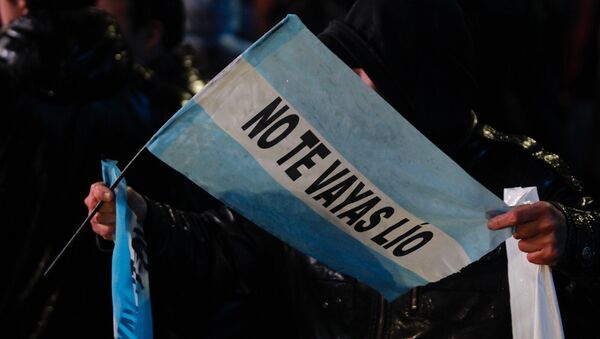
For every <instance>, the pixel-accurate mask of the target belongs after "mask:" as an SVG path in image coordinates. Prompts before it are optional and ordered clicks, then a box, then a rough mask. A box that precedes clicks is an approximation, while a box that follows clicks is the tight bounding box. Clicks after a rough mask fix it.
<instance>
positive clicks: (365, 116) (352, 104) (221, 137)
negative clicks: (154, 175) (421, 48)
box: [146, 16, 510, 299]
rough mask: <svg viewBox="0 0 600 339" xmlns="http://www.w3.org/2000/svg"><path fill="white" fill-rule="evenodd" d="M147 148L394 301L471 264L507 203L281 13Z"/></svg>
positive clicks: (498, 235) (491, 237) (491, 243)
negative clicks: (494, 217)
mask: <svg viewBox="0 0 600 339" xmlns="http://www.w3.org/2000/svg"><path fill="white" fill-rule="evenodd" d="M146 147H147V148H148V149H149V150H150V151H151V152H152V153H153V154H154V155H156V156H157V157H158V158H160V159H161V160H162V161H164V162H165V163H167V164H168V165H170V166H171V167H173V168H174V169H176V170H177V171H179V172H181V173H182V174H184V175H185V176H187V177H188V178H189V179H191V180H192V181H193V182H195V183H196V184H198V185H199V186H201V187H202V188H204V189H205V190H206V191H208V192H209V193H211V194H212V195H214V196H215V197H217V198H218V199H220V200H221V201H222V202H224V203H225V204H226V205H227V206H229V207H231V208H232V209H234V210H236V211H237V212H239V213H241V214H242V215H244V216H245V217H247V218H248V219H250V220H251V221H253V222H254V223H255V224H256V225H258V226H260V227H262V228H264V229H265V230H267V231H269V232H270V233H272V234H274V235H275V236H277V237H279V238H280V239H281V240H283V241H285V242H287V243H289V244H290V245H292V246H294V247H295V248H297V249H299V250H300V251H302V252H304V253H306V254H307V255H310V256H312V257H314V258H316V259H317V260H319V261H321V262H323V263H325V264H327V265H329V266H330V267H332V268H333V269H336V270H338V271H341V272H343V273H346V274H349V275H351V276H354V277H356V278H357V279H359V280H361V281H362V282H364V283H367V284H369V285H370V286H372V287H374V288H375V289H377V290H378V291H379V292H381V293H382V294H383V295H384V296H385V297H386V298H388V299H394V298H396V297H398V296H399V295H400V294H402V293H404V292H406V291H407V290H408V289H409V288H411V287H414V286H417V285H423V284H426V283H428V282H433V281H437V280H439V279H441V278H443V277H445V276H447V275H450V274H452V273H454V272H456V271H458V270H459V269H461V268H462V267H464V266H466V265H468V264H469V263H471V262H473V261H475V260H477V259H479V258H480V257H481V256H482V255H483V254H485V253H487V252H488V251H490V250H491V249H493V248H494V247H496V246H497V245H498V244H500V243H501V242H503V241H504V240H505V239H506V238H508V237H510V230H505V231H498V232H490V231H489V230H488V229H487V227H486V223H487V216H488V213H497V212H498V211H505V210H507V207H506V205H505V204H504V203H503V202H502V200H500V199H499V198H498V197H496V196H495V195H494V194H492V193H491V192H489V191H488V190H487V189H486V188H484V187H483V186H481V185H480V184H479V183H478V182H476V181H475V180H474V179H472V178H471V177H470V176H469V175H467V174H466V173H465V172H464V171H463V170H462V169H461V168H460V167H459V166H458V165H456V164H455V163H454V162H453V161H452V160H450V159H449V158H448V157H447V156H446V155H445V154H444V153H442V152H441V151H440V150H438V149H437V147H435V146H434V145H433V144H432V143H431V142H430V141H428V140H427V139H426V138H425V137H424V136H423V135H421V134H420V133H419V132H418V131H417V130H416V129H415V128H414V127H412V126H411V125H410V124H409V123H408V122H407V121H406V120H405V119H404V118H402V116H401V115H400V114H398V112H396V111H395V110H394V109H393V108H392V107H391V106H390V105H388V104H387V103H386V102H385V101H384V100H383V99H382V98H381V97H379V96H378V95H377V94H376V93H375V92H374V91H372V90H371V89H369V88H368V87H367V86H365V85H364V84H363V83H361V81H360V80H359V77H358V76H356V75H355V74H354V73H353V71H352V70H351V69H349V68H348V67H347V66H346V65H345V64H343V63H342V62H341V61H340V60H339V59H338V58H337V57H336V56H335V55H334V54H332V53H331V52H330V51H329V50H328V49H327V48H326V47H325V46H324V45H322V44H321V43H320V42H319V40H318V39H317V38H316V37H315V36H314V35H313V34H311V33H310V32H309V31H308V30H307V29H306V28H305V27H304V26H303V25H302V23H301V22H300V20H299V19H298V18H297V17H296V16H288V17H287V18H286V19H285V20H283V21H282V22H281V23H279V24H278V25H277V26H276V27H274V28H273V29H272V30H271V31H270V32H269V33H267V34H266V35H265V36H264V37H263V38H261V39H260V40H259V41H257V42H256V43H255V44H253V45H252V46H251V47H250V48H249V49H248V50H247V51H246V52H244V53H243V54H242V55H241V56H240V57H238V58H237V59H236V60H235V61H234V62H232V63H231V64H230V65H229V66H228V67H227V68H226V69H225V70H223V71H222V72H221V73H220V74H219V75H218V76H217V77H216V78H215V79H213V80H212V81H211V82H210V83H209V84H208V85H207V86H206V87H205V88H204V89H203V90H202V91H201V92H200V93H198V94H197V95H196V96H195V97H194V98H193V99H192V100H190V101H189V102H188V103H187V104H186V105H185V106H184V107H183V108H182V109H181V110H180V111H179V112H177V114H175V115H174V116H173V118H172V119H170V120H169V121H168V122H167V123H166V124H165V126H163V128H161V129H160V131H159V132H157V134H156V135H155V136H154V137H153V138H152V139H151V140H150V141H149V142H148V144H147V145H146Z"/></svg>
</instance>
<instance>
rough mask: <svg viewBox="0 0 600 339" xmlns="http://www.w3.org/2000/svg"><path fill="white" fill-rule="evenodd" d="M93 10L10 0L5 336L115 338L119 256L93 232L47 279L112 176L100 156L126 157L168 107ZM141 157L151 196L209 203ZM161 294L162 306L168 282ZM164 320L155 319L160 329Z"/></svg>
mask: <svg viewBox="0 0 600 339" xmlns="http://www.w3.org/2000/svg"><path fill="white" fill-rule="evenodd" d="M93 5H94V1H93V0H53V1H46V0H0V11H1V12H0V13H1V16H2V22H3V24H4V30H3V32H2V33H1V34H0V102H1V103H2V123H0V213H1V214H2V215H3V222H2V225H3V228H4V237H3V246H2V248H1V249H0V256H1V258H2V259H0V260H1V261H0V264H1V265H0V268H2V272H3V279H1V282H0V322H1V324H0V327H1V328H2V335H3V336H5V337H9V338H108V337H111V336H112V317H111V313H112V312H111V297H110V255H109V254H107V253H103V252H100V251H98V249H97V248H96V247H97V242H98V241H97V237H96V236H95V235H94V234H93V233H92V232H83V234H81V235H80V237H79V238H78V239H77V240H76V241H75V242H74V244H73V246H72V247H71V248H70V249H69V250H68V251H67V252H66V253H65V255H64V256H63V257H62V259H61V261H59V262H58V263H57V265H56V266H54V268H53V269H52V271H50V272H49V274H48V275H47V276H46V277H43V276H42V273H43V272H44V270H45V269H46V268H47V267H48V265H49V264H50V261H51V260H52V259H54V258H55V257H56V255H57V254H58V252H59V251H60V250H61V249H62V247H63V246H64V245H65V244H66V243H67V240H69V238H70V237H71V235H72V234H73V232H74V231H75V228H76V227H77V226H78V225H79V224H80V223H81V221H82V220H83V219H85V217H86V212H85V210H84V209H82V208H81V205H80V201H79V200H80V198H79V197H80V196H81V195H82V194H85V192H86V190H87V186H88V183H89V182H90V180H91V181H97V180H99V179H100V178H101V177H102V176H101V170H100V160H101V159H104V158H109V159H113V160H117V161H118V162H119V164H120V165H125V164H127V163H128V162H129V160H131V159H132V158H133V156H134V155H135V154H136V153H137V151H138V150H139V149H140V148H141V147H142V146H143V145H144V144H145V143H146V142H147V141H148V139H149V138H150V137H151V136H152V133H154V132H155V131H156V129H157V128H158V126H160V123H161V122H160V121H157V119H156V117H157V116H159V115H160V114H164V110H162V109H161V108H160V107H158V105H154V104H153V103H152V101H151V100H150V98H149V97H148V94H147V93H146V86H147V85H145V84H144V83H142V82H141V80H140V77H139V75H138V72H137V71H136V68H135V66H134V63H133V60H132V57H131V55H132V54H131V52H130V50H129V49H128V47H127V44H126V41H125V39H124V37H123V34H122V33H121V32H120V30H119V27H118V25H117V23H116V21H115V20H114V18H112V17H111V16H109V15H108V14H106V13H104V12H101V11H99V10H97V9H95V8H94V7H93ZM179 104H180V103H179V102H178V105H179ZM162 120H164V118H162ZM94 140H95V141H94ZM100 140H102V141H100ZM140 159H141V161H138V162H136V164H135V165H134V166H133V167H132V168H131V169H130V172H129V174H128V176H127V180H128V182H130V183H131V184H133V185H136V186H138V187H146V188H147V189H148V192H146V194H151V195H155V194H156V195H159V196H161V198H160V199H161V200H164V201H169V203H171V204H173V205H176V206H177V205H179V203H182V205H180V207H179V208H191V206H189V205H187V203H192V202H193V201H195V198H194V197H198V196H201V197H200V198H199V199H202V200H201V202H197V201H196V202H195V203H193V204H194V205H206V204H209V205H210V202H209V201H208V200H209V199H210V198H208V197H207V195H206V194H205V193H199V195H195V196H191V195H192V193H190V196H188V194H187V190H188V189H193V188H194V187H193V186H192V185H189V184H187V182H185V181H183V182H182V180H183V179H181V178H177V175H176V174H174V171H172V170H170V169H168V170H167V169H164V167H166V165H164V164H162V162H160V161H159V160H157V159H155V158H153V157H151V156H149V155H144V154H143V155H142V156H141V158H140ZM161 165H162V166H163V167H160V166H161ZM99 266H101V267H103V268H104V269H101V270H98V269H96V267H99ZM156 290H157V294H158V295H159V297H157V298H156V300H158V301H160V284H158V285H157V286H156ZM157 308H158V309H160V307H157ZM161 319H162V318H161V317H160V316H158V317H157V318H156V325H157V326H158V327H159V328H161ZM164 331H167V330H166V329H165V330H164ZM162 333H164V332H162Z"/></svg>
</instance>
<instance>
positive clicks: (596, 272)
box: [554, 202, 600, 287]
mask: <svg viewBox="0 0 600 339" xmlns="http://www.w3.org/2000/svg"><path fill="white" fill-rule="evenodd" d="M554 206H556V207H557V208H558V209H559V210H560V211H561V212H562V213H563V214H564V215H565V218H566V220H567V239H566V246H565V252H564V254H563V258H562V259H561V260H560V262H559V263H558V264H557V265H556V266H555V268H556V269H557V270H559V271H561V272H563V273H564V274H566V275H568V276H570V277H571V278H572V279H574V280H577V281H580V282H584V283H589V284H592V285H593V286H596V287H597V286H600V264H599V257H598V251H599V250H600V213H599V212H597V211H591V210H584V209H579V208H575V207H568V206H565V205H563V204H561V203H556V202H555V203H554Z"/></svg>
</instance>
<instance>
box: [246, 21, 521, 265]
mask: <svg viewBox="0 0 600 339" xmlns="http://www.w3.org/2000/svg"><path fill="white" fill-rule="evenodd" d="M285 23H286V24H285V25H278V26H277V27H276V29H274V30H273V31H272V32H271V33H270V38H271V39H272V40H273V41H275V43H272V44H269V47H268V48H266V47H265V44H264V43H262V42H259V43H257V44H255V45H253V46H252V47H251V48H250V49H249V50H248V51H246V52H245V53H244V54H243V57H244V59H246V60H247V61H248V62H249V63H250V64H251V65H253V66H254V67H255V68H256V70H257V71H258V72H259V73H260V74H261V75H262V76H263V78H265V79H266V81H267V82H269V83H270V84H271V86H272V87H273V88H275V90H276V91H278V92H279V93H280V94H281V95H282V97H284V98H285V99H286V100H287V101H288V102H290V104H291V105H292V106H293V107H294V108H295V109H296V110H297V111H298V112H300V113H301V114H302V116H303V117H304V118H305V119H306V120H307V121H308V122H309V123H310V124H311V125H312V126H313V127H315V128H316V129H317V130H318V131H319V132H320V133H321V135H323V136H325V137H326V138H327V140H328V141H329V142H330V143H331V144H332V145H333V146H334V147H335V148H336V150H337V151H339V152H340V153H341V154H342V155H343V156H344V157H345V158H346V159H347V160H348V161H350V163H352V165H354V166H355V167H356V168H357V169H358V170H359V171H360V172H361V173H362V174H364V175H365V176H366V177H367V178H369V180H370V181H371V182H373V183H374V184H375V185H376V186H377V187H378V188H380V189H381V190H383V191H384V192H385V193H386V194H387V195H388V196H389V197H390V198H392V200H394V201H395V202H396V203H398V204H399V205H400V206H402V207H403V208H405V209H406V210H408V211H409V212H410V213H412V214H413V215H415V216H417V217H419V218H420V219H423V220H426V221H428V222H430V223H432V224H434V225H436V226H437V227H439V228H440V229H442V230H443V231H444V232H446V233H447V234H449V235H450V236H452V237H453V238H455V239H465V241H462V242H461V245H463V247H464V248H465V251H466V252H467V254H468V255H469V257H470V258H471V260H476V259H478V258H479V257H481V256H482V255H483V254H484V253H485V252H486V251H487V249H489V248H493V247H494V246H496V245H497V244H499V243H501V242H502V241H504V239H506V238H507V237H508V236H510V235H509V234H508V233H505V232H496V233H494V234H492V235H490V234H489V233H490V231H489V230H488V229H487V227H486V226H485V225H486V215H485V211H481V210H479V209H475V208H473V207H472V206H482V205H484V206H488V209H489V210H497V209H503V208H505V205H504V203H503V202H502V200H500V199H499V198H497V197H496V196H495V195H493V194H492V193H491V192H487V191H486V193H488V194H483V195H482V194H481V186H480V185H479V183H477V182H476V181H475V180H474V179H472V178H471V177H470V176H468V175H466V174H465V173H464V171H463V170H462V169H461V168H460V167H459V166H458V165H456V164H455V163H454V162H453V161H452V160H450V159H449V158H448V157H447V156H446V155H445V154H443V153H442V152H441V151H439V150H438V149H437V148H436V147H435V146H434V145H432V144H431V143H430V142H429V141H428V140H427V139H426V138H425V137H423V136H422V135H421V134H420V133H419V132H418V131H417V130H416V129H414V128H413V127H412V126H410V124H409V123H408V122H407V121H406V120H405V119H404V118H402V117H401V116H398V113H397V112H396V111H395V110H394V109H393V108H392V107H391V106H389V105H388V104H387V103H386V102H385V101H384V100H383V99H382V98H381V97H379V96H378V95H377V94H375V92H374V91H371V90H369V89H367V88H366V86H365V85H364V84H363V83H362V82H361V81H360V80H359V77H358V76H356V75H355V74H354V73H353V72H352V71H351V70H350V69H349V68H348V67H347V66H346V65H345V64H343V63H342V62H341V61H340V60H339V59H338V58H337V57H336V56H335V55H334V54H333V53H331V52H330V51H329V50H328V49H327V48H326V47H325V46H324V45H322V44H321V43H320V42H319V41H318V39H317V38H316V37H315V36H314V35H313V34H312V33H310V32H309V31H308V30H307V29H306V28H303V26H302V24H301V23H300V21H299V19H298V18H297V17H295V16H288V17H287V18H286V22H285ZM288 39H291V41H288ZM285 42H288V43H285ZM267 51H268V53H267ZM307 60H309V61H308V62H307ZM296 65H301V66H298V67H296ZM374 110H377V111H378V112H374ZM375 116H376V117H377V118H374V117H375ZM405 145H409V146H405ZM381 147H385V148H387V149H386V150H378V151H373V150H377V149H378V148H381ZM396 149H398V150H401V151H395V150H396ZM402 178H410V181H403V180H402ZM390 179H392V180H396V182H394V183H390V182H388V180H390ZM440 188H443V189H444V190H445V191H446V192H447V194H445V195H441V194H439V192H441V191H440ZM457 198H458V199H460V200H457ZM448 201H454V202H455V203H456V204H458V205H459V206H462V207H464V209H462V210H461V211H457V210H451V209H450V208H448V206H449V204H448ZM440 212H441V213H440ZM457 216H460V219H458V218H457Z"/></svg>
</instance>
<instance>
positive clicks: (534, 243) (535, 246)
mask: <svg viewBox="0 0 600 339" xmlns="http://www.w3.org/2000/svg"><path fill="white" fill-rule="evenodd" d="M518 246H519V250H521V251H522V252H526V253H532V252H536V251H539V250H541V249H542V248H545V247H548V246H555V243H554V242H553V240H552V237H551V236H550V235H546V236H541V235H540V236H537V237H534V238H528V239H521V240H519V242H518Z"/></svg>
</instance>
